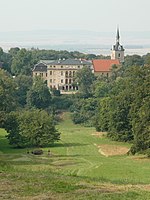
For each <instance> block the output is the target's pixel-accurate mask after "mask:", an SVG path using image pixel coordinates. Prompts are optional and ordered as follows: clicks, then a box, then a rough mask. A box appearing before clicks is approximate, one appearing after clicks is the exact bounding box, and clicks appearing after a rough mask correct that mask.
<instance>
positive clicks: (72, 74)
mask: <svg viewBox="0 0 150 200" xmlns="http://www.w3.org/2000/svg"><path fill="white" fill-rule="evenodd" d="M64 73H65V76H75V71H66V72H63V71H61V76H63V75H64ZM49 74H50V75H52V74H53V71H50V72H49Z"/></svg>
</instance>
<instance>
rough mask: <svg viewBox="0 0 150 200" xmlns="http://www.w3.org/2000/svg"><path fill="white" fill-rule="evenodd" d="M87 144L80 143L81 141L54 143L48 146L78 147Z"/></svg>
mask: <svg viewBox="0 0 150 200" xmlns="http://www.w3.org/2000/svg"><path fill="white" fill-rule="evenodd" d="M86 145H89V144H81V143H55V144H53V145H51V146H50V147H78V146H86Z"/></svg>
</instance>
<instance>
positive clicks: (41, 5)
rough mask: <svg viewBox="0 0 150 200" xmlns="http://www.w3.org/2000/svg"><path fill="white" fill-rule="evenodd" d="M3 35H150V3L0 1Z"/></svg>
mask: <svg viewBox="0 0 150 200" xmlns="http://www.w3.org/2000/svg"><path fill="white" fill-rule="evenodd" d="M0 7H1V11H0V19H1V24H0V32H5V31H12V30H13V31H24V30H27V31H29V30H39V29H40V30H46V29H48V30H51V29H55V30H56V29H57V30H58V29H63V30H90V31H102V32H107V31H111V32H112V31H114V29H116V26H117V24H119V26H120V29H121V30H122V31H150V26H149V24H150V0H124V1H123V0H122V1H121V0H0Z"/></svg>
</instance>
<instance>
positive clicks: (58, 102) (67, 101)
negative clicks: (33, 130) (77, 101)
mask: <svg viewBox="0 0 150 200" xmlns="http://www.w3.org/2000/svg"><path fill="white" fill-rule="evenodd" d="M73 102H74V95H61V96H53V97H52V106H53V107H54V108H55V109H56V110H69V108H70V106H71V105H72V104H73Z"/></svg>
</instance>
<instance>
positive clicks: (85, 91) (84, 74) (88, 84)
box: [75, 67, 95, 98]
mask: <svg viewBox="0 0 150 200" xmlns="http://www.w3.org/2000/svg"><path fill="white" fill-rule="evenodd" d="M94 80H95V77H94V74H93V73H92V70H91V69H90V68H87V67H83V68H82V69H81V70H78V71H77V73H76V76H75V83H76V84H77V85H79V92H80V94H81V96H83V97H85V98H87V97H90V96H91V95H92V83H93V81H94Z"/></svg>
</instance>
